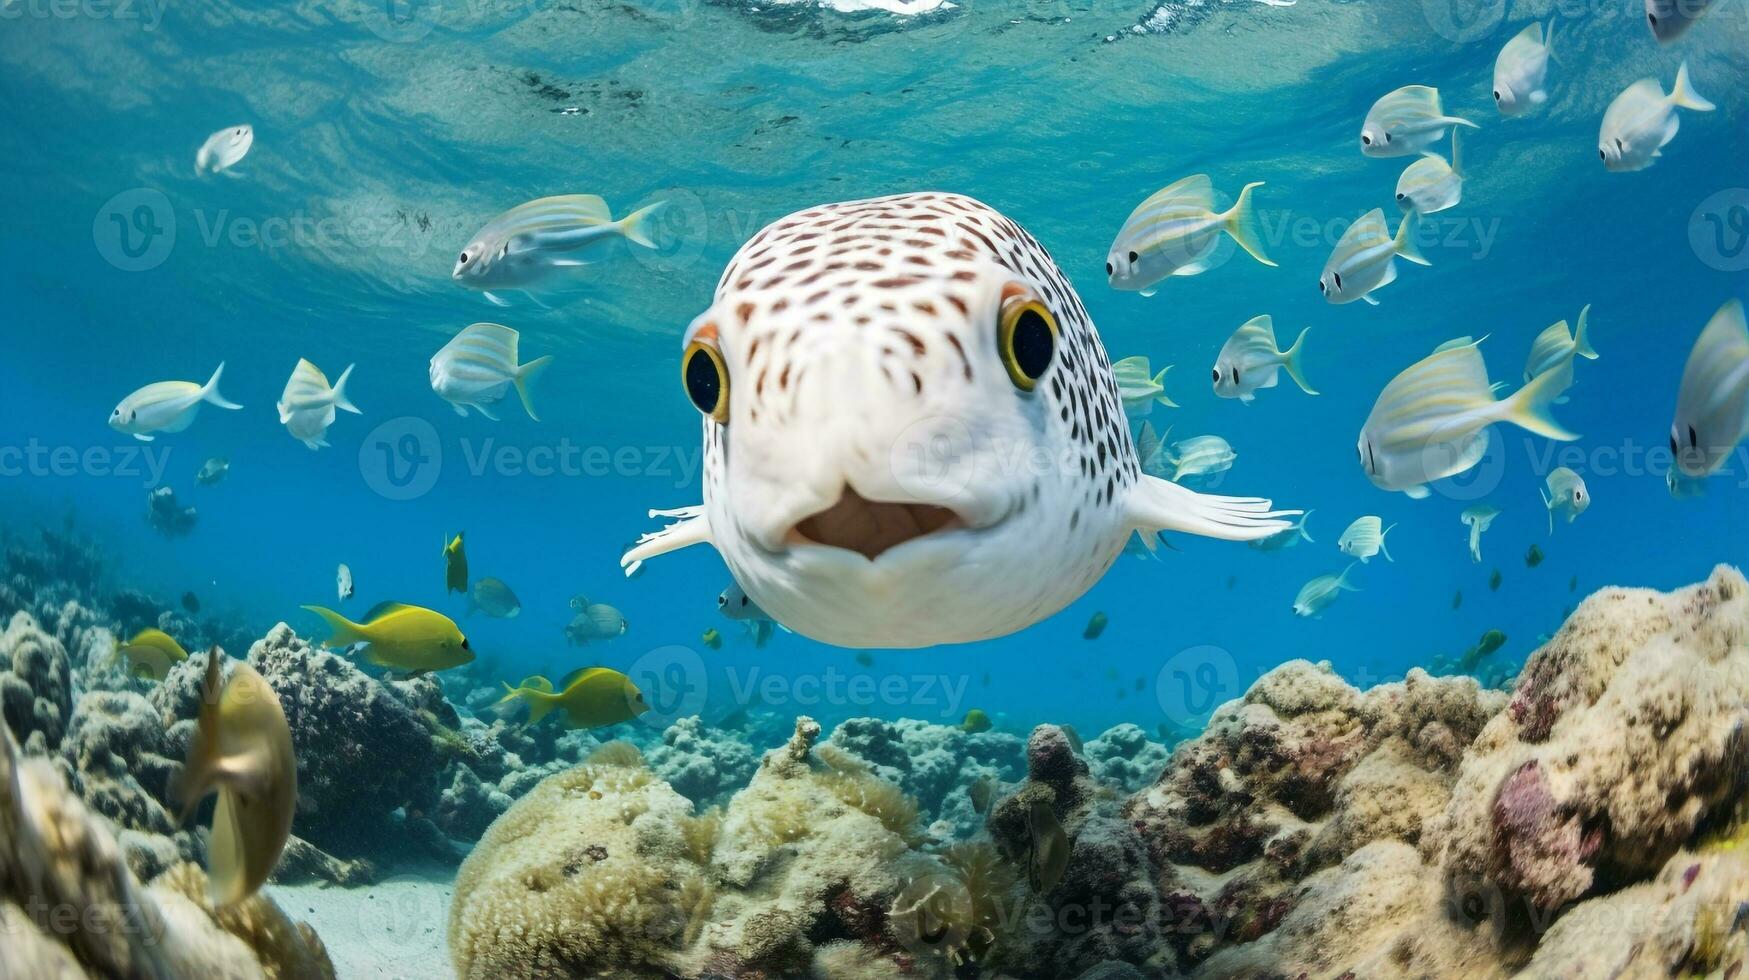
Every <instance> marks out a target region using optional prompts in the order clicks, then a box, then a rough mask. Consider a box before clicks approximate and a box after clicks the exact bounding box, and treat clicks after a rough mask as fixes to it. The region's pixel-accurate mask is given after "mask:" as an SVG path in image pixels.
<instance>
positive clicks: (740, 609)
mask: <svg viewBox="0 0 1749 980" xmlns="http://www.w3.org/2000/svg"><path fill="white" fill-rule="evenodd" d="M717 611H718V612H720V613H722V614H723V615H724V616H727V617H728V618H730V619H733V620H738V621H741V620H750V619H770V618H771V617H770V616H768V615H766V613H765V610H763V609H761V608H759V604H758V603H756V602H754V601H753V600H752V599H751V598H749V597H748V595H747V590H746V589H743V588H741V583H739V582H736V581H734V580H733V579H731V580H730V581H729V584H728V586H727V587H726V588H724V589H723V591H721V592H719V593H717Z"/></svg>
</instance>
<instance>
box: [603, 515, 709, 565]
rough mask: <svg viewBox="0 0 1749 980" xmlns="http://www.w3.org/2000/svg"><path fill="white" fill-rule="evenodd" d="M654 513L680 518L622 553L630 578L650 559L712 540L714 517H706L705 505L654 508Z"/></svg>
mask: <svg viewBox="0 0 1749 980" xmlns="http://www.w3.org/2000/svg"><path fill="white" fill-rule="evenodd" d="M650 516H651V517H676V518H679V520H677V521H675V522H674V523H672V524H670V525H668V526H667V527H665V528H663V529H662V530H660V531H652V532H650V533H649V534H646V535H644V536H643V537H641V538H639V539H638V543H637V544H635V545H633V546H632V548H631V550H630V551H627V552H626V553H625V554H624V555H621V556H620V559H619V567H621V568H623V569H625V572H626V577H627V578H630V577H631V576H632V575H633V574H634V573H636V572H637V570H638V567H639V566H640V565H642V564H643V563H644V560H645V559H646V558H654V557H656V556H657V555H665V554H667V553H668V552H670V551H679V550H680V549H681V548H685V547H688V546H690V545H695V544H710V543H711V525H710V519H709V518H707V517H705V516H704V505H703V504H699V505H697V506H694V507H681V508H678V509H675V510H653V511H650Z"/></svg>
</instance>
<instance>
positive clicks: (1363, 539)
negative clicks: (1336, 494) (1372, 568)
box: [1336, 515, 1397, 563]
mask: <svg viewBox="0 0 1749 980" xmlns="http://www.w3.org/2000/svg"><path fill="white" fill-rule="evenodd" d="M1383 525H1384V522H1383V521H1381V520H1379V519H1378V518H1377V517H1373V516H1370V515H1369V516H1367V517H1357V518H1355V520H1354V523H1353V524H1350V525H1348V530H1346V531H1343V532H1342V537H1340V538H1338V539H1337V540H1336V547H1337V549H1338V550H1340V551H1341V552H1342V553H1343V554H1345V555H1347V556H1348V557H1350V558H1358V559H1360V561H1361V562H1362V563H1365V562H1366V561H1367V560H1368V559H1370V558H1371V557H1372V556H1373V555H1380V554H1382V555H1384V556H1385V560H1386V561H1396V560H1397V559H1395V558H1392V557H1391V551H1390V549H1389V548H1386V547H1385V535H1387V534H1389V533H1391V527H1396V526H1397V525H1395V524H1392V525H1391V527H1384V526H1383Z"/></svg>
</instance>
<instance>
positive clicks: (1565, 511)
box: [1537, 466, 1591, 534]
mask: <svg viewBox="0 0 1749 980" xmlns="http://www.w3.org/2000/svg"><path fill="white" fill-rule="evenodd" d="M1545 482H1546V484H1547V485H1548V489H1547V490H1543V489H1541V488H1538V490H1537V492H1538V493H1539V494H1542V498H1543V507H1545V508H1547V509H1548V512H1549V533H1550V534H1553V533H1555V515H1556V514H1561V515H1564V516H1565V517H1566V518H1567V523H1568V524H1571V523H1573V521H1574V520H1575V519H1577V518H1578V516H1579V515H1580V514H1583V513H1585V508H1587V507H1590V506H1591V494H1590V493H1589V492H1588V491H1587V490H1586V489H1585V478H1584V477H1582V476H1580V475H1579V474H1577V473H1575V472H1573V471H1572V470H1571V469H1568V468H1567V467H1565V466H1557V467H1555V470H1554V472H1552V473H1550V474H1549V478H1548V480H1546V481H1545Z"/></svg>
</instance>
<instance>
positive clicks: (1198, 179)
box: [1105, 174, 1275, 296]
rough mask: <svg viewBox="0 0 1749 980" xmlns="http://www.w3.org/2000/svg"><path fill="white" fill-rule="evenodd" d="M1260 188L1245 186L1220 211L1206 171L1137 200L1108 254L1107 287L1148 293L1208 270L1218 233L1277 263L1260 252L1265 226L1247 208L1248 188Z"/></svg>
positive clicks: (1253, 254) (1266, 261)
mask: <svg viewBox="0 0 1749 980" xmlns="http://www.w3.org/2000/svg"><path fill="white" fill-rule="evenodd" d="M1262 186H1263V184H1262V183H1261V182H1258V183H1254V184H1246V185H1245V187H1244V189H1243V190H1241V191H1239V199H1238V200H1237V201H1235V202H1233V206H1232V207H1231V208H1229V209H1228V210H1226V211H1225V212H1222V213H1219V214H1217V213H1216V212H1215V187H1214V184H1213V183H1211V182H1210V181H1209V178H1208V175H1207V174H1197V175H1195V176H1192V177H1186V178H1184V179H1183V180H1180V181H1178V182H1177V183H1175V184H1171V185H1169V186H1167V187H1166V188H1164V189H1163V190H1160V191H1158V192H1156V193H1155V194H1154V195H1153V196H1152V197H1149V198H1148V199H1147V200H1145V201H1143V202H1142V203H1141V204H1138V205H1137V206H1136V209H1135V210H1134V211H1131V212H1130V216H1129V218H1128V219H1127V220H1125V221H1124V224H1123V228H1122V229H1120V230H1119V231H1118V233H1117V238H1116V239H1115V240H1114V241H1113V242H1112V243H1111V251H1110V252H1108V253H1107V254H1106V258H1105V277H1106V280H1107V281H1108V282H1110V283H1111V288H1113V289H1121V290H1123V291H1125V292H1139V293H1141V294H1142V295H1143V296H1152V295H1154V292H1155V290H1156V289H1157V288H1158V286H1159V284H1160V283H1161V282H1162V281H1164V280H1166V279H1168V278H1170V277H1172V276H1194V275H1197V274H1199V273H1202V272H1206V271H1208V269H1209V267H1210V264H1211V263H1210V258H1209V257H1210V256H1211V255H1212V254H1213V253H1214V250H1215V245H1216V244H1218V243H1219V240H1220V237H1221V233H1222V232H1225V233H1226V234H1228V235H1231V236H1232V238H1233V241H1236V242H1238V243H1239V247H1240V248H1243V249H1244V250H1245V251H1247V252H1250V253H1251V257H1252V258H1255V259H1256V260H1257V261H1259V262H1261V263H1263V264H1264V265H1267V266H1273V265H1275V263H1274V262H1272V261H1270V259H1269V256H1267V255H1265V254H1263V245H1262V239H1263V229H1262V227H1261V226H1260V225H1259V224H1258V221H1257V213H1256V212H1255V211H1254V210H1253V209H1252V207H1251V192H1252V191H1253V190H1255V189H1256V188H1259V187H1262Z"/></svg>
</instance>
